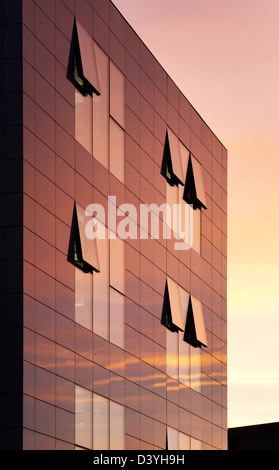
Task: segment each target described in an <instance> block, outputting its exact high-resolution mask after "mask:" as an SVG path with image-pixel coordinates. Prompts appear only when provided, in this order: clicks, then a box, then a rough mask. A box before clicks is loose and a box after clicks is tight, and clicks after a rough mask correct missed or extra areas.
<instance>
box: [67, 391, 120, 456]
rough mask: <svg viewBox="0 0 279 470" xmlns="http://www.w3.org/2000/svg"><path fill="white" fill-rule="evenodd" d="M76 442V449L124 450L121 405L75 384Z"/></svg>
mask: <svg viewBox="0 0 279 470" xmlns="http://www.w3.org/2000/svg"><path fill="white" fill-rule="evenodd" d="M75 444H76V448H77V449H94V450H110V449H111V450H124V449H125V409H124V407H123V406H122V405H120V404H118V403H115V402H112V401H110V400H109V399H108V398H105V397H103V396H101V395H98V394H96V393H93V392H91V391H90V390H87V389H85V388H83V387H80V386H78V385H76V387H75Z"/></svg>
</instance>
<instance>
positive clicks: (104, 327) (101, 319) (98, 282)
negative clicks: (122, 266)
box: [93, 221, 109, 340]
mask: <svg viewBox="0 0 279 470" xmlns="http://www.w3.org/2000/svg"><path fill="white" fill-rule="evenodd" d="M98 224H101V222H99V221H98ZM104 230H105V237H104V239H97V249H98V255H99V263H100V272H99V273H94V274H93V313H94V314H93V331H94V333H96V334H98V335H99V336H102V338H105V339H107V340H108V339H109V240H108V237H107V230H106V228H105V227H104Z"/></svg>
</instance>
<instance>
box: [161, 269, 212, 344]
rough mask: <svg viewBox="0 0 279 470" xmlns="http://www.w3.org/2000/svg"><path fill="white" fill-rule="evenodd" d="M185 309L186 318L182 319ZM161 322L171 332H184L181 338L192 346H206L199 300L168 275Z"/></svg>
mask: <svg viewBox="0 0 279 470" xmlns="http://www.w3.org/2000/svg"><path fill="white" fill-rule="evenodd" d="M182 293H183V295H182ZM182 302H183V304H184V305H182ZM185 310H186V312H187V314H186V320H183V311H184V312H185ZM184 316H185V315H184ZM161 323H162V325H164V326H165V327H166V328H168V329H169V330H170V331H172V332H176V333H178V332H179V331H182V332H184V336H183V340H184V341H185V342H186V343H188V344H190V345H191V346H193V347H194V348H201V346H204V347H207V336H206V330H205V324H204V318H203V311H202V304H201V302H200V301H199V300H198V299H196V298H195V297H193V296H191V295H190V294H188V292H186V291H185V290H184V289H182V288H181V287H179V285H178V284H176V283H175V282H174V281H173V280H172V279H170V278H169V277H168V278H167V280H166V286H165V293H164V302H163V309H162V318H161Z"/></svg>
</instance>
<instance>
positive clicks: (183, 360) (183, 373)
mask: <svg viewBox="0 0 279 470" xmlns="http://www.w3.org/2000/svg"><path fill="white" fill-rule="evenodd" d="M179 293H180V299H181V309H182V318H183V324H184V325H186V317H187V311H188V305H189V294H188V292H186V291H185V290H184V289H182V288H181V287H180V288H179ZM190 355H191V350H190V345H189V344H187V343H186V342H185V341H184V333H181V332H180V333H179V381H180V382H181V383H183V384H185V385H187V387H190Z"/></svg>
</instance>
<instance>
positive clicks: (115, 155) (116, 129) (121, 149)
mask: <svg viewBox="0 0 279 470" xmlns="http://www.w3.org/2000/svg"><path fill="white" fill-rule="evenodd" d="M110 172H111V173H112V174H113V175H114V176H115V177H116V178H118V179H119V181H121V182H122V183H124V180H125V132H124V130H123V129H122V128H121V127H120V126H119V125H118V124H117V123H116V122H115V121H114V120H113V119H110Z"/></svg>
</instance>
